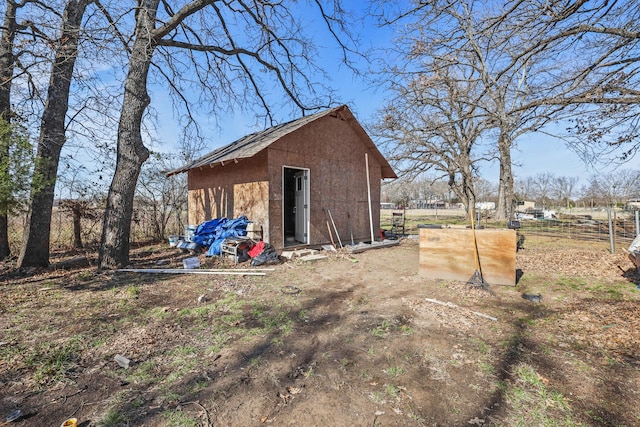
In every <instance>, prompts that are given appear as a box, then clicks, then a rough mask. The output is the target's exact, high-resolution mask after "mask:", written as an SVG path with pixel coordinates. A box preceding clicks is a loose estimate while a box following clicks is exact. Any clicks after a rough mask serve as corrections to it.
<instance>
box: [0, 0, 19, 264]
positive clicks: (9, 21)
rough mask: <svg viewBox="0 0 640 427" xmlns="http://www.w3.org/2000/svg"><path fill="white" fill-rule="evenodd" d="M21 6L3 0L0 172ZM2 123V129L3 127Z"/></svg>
mask: <svg viewBox="0 0 640 427" xmlns="http://www.w3.org/2000/svg"><path fill="white" fill-rule="evenodd" d="M21 6H22V4H21V3H18V2H16V1H15V0H7V4H6V6H5V10H4V20H3V22H2V34H1V35H0V37H1V38H0V122H1V126H2V128H3V132H2V139H1V140H0V158H1V159H3V160H4V161H2V162H0V165H1V166H0V167H1V169H0V175H2V176H8V175H9V174H10V171H9V159H10V150H11V145H12V143H11V138H10V132H9V130H10V126H11V121H12V115H13V113H12V111H11V85H12V81H13V71H14V66H15V61H16V55H14V47H15V39H16V34H17V32H18V30H19V28H20V27H19V25H18V22H17V18H16V14H17V11H18V9H19V8H20V7H21ZM5 126H6V129H5ZM8 215H9V213H8V210H7V209H1V210H0V259H5V258H7V257H8V256H9V255H10V254H11V249H10V248H9V231H8V224H9V221H8Z"/></svg>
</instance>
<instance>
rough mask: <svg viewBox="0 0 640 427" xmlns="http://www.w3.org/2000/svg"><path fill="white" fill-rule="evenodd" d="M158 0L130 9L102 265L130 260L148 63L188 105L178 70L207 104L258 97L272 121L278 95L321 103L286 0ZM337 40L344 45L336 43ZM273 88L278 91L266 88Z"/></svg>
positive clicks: (330, 19) (303, 106)
mask: <svg viewBox="0 0 640 427" xmlns="http://www.w3.org/2000/svg"><path fill="white" fill-rule="evenodd" d="M314 4H315V5H316V8H317V10H318V13H319V16H320V17H321V18H322V19H324V20H325V21H326V22H327V25H329V30H330V33H331V34H332V36H336V38H337V32H336V31H340V30H343V29H344V28H343V27H341V22H342V21H339V20H337V19H336V17H335V16H333V15H329V14H327V13H326V12H325V9H324V7H323V5H322V4H321V2H320V1H316V2H314ZM336 4H338V3H336ZM159 5H160V2H159V0H142V1H141V2H140V3H139V7H138V8H137V10H136V14H135V21H136V25H135V33H134V37H135V38H134V40H133V44H132V46H131V53H130V56H129V65H128V73H127V77H126V80H125V91H124V98H123V102H122V109H121V114H120V122H119V126H118V153H117V163H116V170H115V174H114V176H113V180H112V182H111V187H110V189H109V195H108V197H107V207H106V211H105V220H104V226H103V232H102V244H101V246H100V253H99V266H100V268H112V267H115V266H122V265H126V264H127V263H128V261H129V234H130V222H131V216H132V212H133V198H134V194H135V188H136V183H137V180H138V176H139V174H140V168H141V165H142V164H143V163H144V162H145V161H146V160H147V158H148V157H149V150H148V149H147V147H146V146H145V145H144V143H143V140H142V137H141V129H140V127H141V122H142V118H143V115H144V113H145V111H146V109H147V107H148V105H149V103H150V97H149V94H148V92H147V80H148V76H149V72H150V69H151V68H152V67H154V70H155V71H156V72H157V73H158V75H160V76H165V77H168V78H167V82H168V84H169V87H170V88H171V89H172V90H173V93H174V94H175V95H176V96H177V97H178V99H179V100H181V101H182V107H183V108H185V109H186V110H187V112H189V111H190V110H189V108H190V103H189V102H188V101H187V99H186V96H185V94H184V92H183V91H182V89H183V87H181V86H180V84H181V82H182V83H184V82H188V79H184V78H181V76H182V77H184V75H185V73H187V72H188V73H191V74H190V76H192V77H193V79H195V81H196V82H197V85H198V87H199V89H200V90H201V93H202V94H203V95H202V96H203V99H202V100H203V101H207V102H211V106H212V108H213V107H215V106H216V105H225V104H226V107H227V108H229V106H230V105H233V104H235V105H238V104H239V105H240V106H243V105H247V104H250V105H257V106H258V108H260V109H261V110H262V111H263V114H264V115H265V117H266V118H267V120H268V121H270V122H271V121H273V119H274V114H273V106H274V105H281V104H282V99H285V100H287V102H289V103H292V104H293V105H295V106H296V107H297V108H298V109H299V110H301V111H303V112H305V111H307V110H308V109H309V108H313V107H317V106H319V104H318V102H316V101H315V100H314V99H311V100H307V99H306V98H305V96H308V95H311V96H313V91H312V89H313V87H314V85H313V84H312V82H311V81H310V80H309V76H310V74H312V71H313V64H314V61H313V56H312V52H311V46H312V44H311V42H310V40H309V39H308V38H305V36H304V31H303V26H302V23H301V22H300V21H299V20H298V19H297V18H296V16H294V14H293V13H292V11H291V7H292V6H290V5H285V4H282V3H275V4H272V3H265V2H262V1H251V2H221V1H215V0H193V1H190V2H188V3H186V4H184V6H183V7H181V8H180V9H179V10H177V11H174V10H172V9H171V8H170V6H169V5H168V4H166V3H162V6H163V9H160V10H159ZM335 12H336V13H339V12H340V10H336V11H335ZM339 46H340V47H342V48H345V45H344V44H342V43H339ZM345 52H346V49H345ZM154 55H155V56H154ZM154 58H156V59H157V60H158V61H160V60H162V61H163V62H164V64H165V65H166V67H160V66H156V65H157V64H156V63H154V62H153V61H154ZM187 64H188V65H187ZM310 67H311V68H310ZM267 78H271V81H270V82H269V81H268V80H266V79H267ZM193 79H192V80H191V82H190V83H189V84H193ZM274 83H275V84H274ZM185 84H186V83H185ZM276 89H278V90H279V92H280V93H279V94H278V95H276V96H275V97H273V96H271V95H269V93H270V92H272V91H274V90H276ZM278 97H280V98H279V100H277V101H276V100H275V99H277V98H278ZM227 103H228V104H227ZM188 117H190V118H191V119H192V116H188ZM188 120H189V119H188Z"/></svg>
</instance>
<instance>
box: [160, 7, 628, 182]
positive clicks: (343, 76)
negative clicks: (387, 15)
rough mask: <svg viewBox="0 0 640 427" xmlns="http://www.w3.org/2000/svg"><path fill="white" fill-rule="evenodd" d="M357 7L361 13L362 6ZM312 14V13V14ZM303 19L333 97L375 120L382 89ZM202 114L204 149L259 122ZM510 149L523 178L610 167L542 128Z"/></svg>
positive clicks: (376, 32) (489, 174) (367, 30)
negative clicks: (595, 164) (596, 164)
mask: <svg viewBox="0 0 640 427" xmlns="http://www.w3.org/2000/svg"><path fill="white" fill-rule="evenodd" d="M354 3H356V5H352V7H354V8H357V7H364V6H361V3H360V2H354ZM301 7H303V6H301ZM304 7H308V6H304ZM307 12H308V11H304V12H303V13H307ZM357 12H359V13H361V11H357ZM310 16H314V17H315V15H310ZM305 25H306V28H307V30H308V31H309V32H310V34H313V36H314V40H315V41H316V42H317V43H318V44H319V45H320V46H319V53H318V55H319V56H318V57H319V59H320V62H321V63H322V64H323V65H324V67H325V68H326V71H327V72H328V74H329V75H330V76H331V78H330V80H329V81H326V82H325V83H326V84H327V85H328V86H331V87H332V88H334V89H335V90H336V92H337V93H339V94H340V99H337V100H336V101H338V102H340V103H344V104H348V105H349V107H350V108H351V110H352V111H353V113H354V114H355V116H356V117H357V118H358V120H359V121H360V122H361V123H362V124H363V125H366V124H368V123H373V122H375V120H376V111H377V110H379V109H380V108H382V106H383V105H384V103H385V97H386V96H385V95H386V94H385V93H384V91H383V90H382V89H380V88H376V87H375V86H373V85H372V84H371V83H370V82H367V81H365V79H364V78H362V77H361V76H356V75H354V73H353V72H352V70H350V69H349V68H348V67H346V66H344V65H341V64H340V63H339V58H338V55H337V48H336V45H335V42H333V41H331V40H330V39H329V38H326V36H325V37H324V38H323V34H325V35H326V32H324V30H323V29H322V28H321V25H323V24H322V22H319V21H318V20H317V18H310V19H308V20H307V21H306V22H305ZM358 28H359V30H360V31H359V32H360V36H361V42H362V48H363V49H367V48H370V47H378V48H380V47H383V46H389V45H391V44H392V43H393V34H392V33H391V31H389V30H380V29H378V28H376V27H375V26H374V23H373V22H372V21H371V20H369V21H366V22H363V23H362V24H361V26H360V27H358ZM357 63H358V65H359V67H360V68H361V71H362V72H364V73H366V71H367V69H368V68H369V67H370V66H371V65H370V64H367V63H365V62H364V61H363V60H359V61H358V62H357ZM154 92H155V93H154ZM158 97H159V98H160V99H162V95H161V89H160V90H159V89H157V88H156V89H155V90H154V89H152V98H153V99H155V100H157V99H158ZM166 102H167V104H165V105H166V107H167V108H169V105H168V100H167V101H166ZM162 104H164V102H162V100H160V103H157V102H154V106H155V108H157V109H159V110H160V112H161V115H162V116H167V117H166V120H165V119H164V118H161V120H160V122H161V123H166V125H165V127H164V128H163V129H161V131H160V135H162V137H161V139H162V140H164V144H163V146H162V147H156V148H157V149H160V150H162V151H164V149H166V148H167V146H168V145H169V146H170V145H171V140H172V138H175V139H177V138H178V135H177V132H176V129H175V128H173V127H172V125H171V124H170V123H171V118H170V117H169V115H170V114H171V112H170V111H165V109H164V108H163V107H159V105H162ZM277 118H278V120H279V121H280V122H285V121H288V120H292V119H295V118H297V116H291V115H289V116H287V113H285V112H282V113H281V116H279V117H277ZM203 120H204V122H203V123H202V127H203V129H204V130H205V131H206V132H207V136H208V137H209V141H210V142H209V145H208V151H210V150H213V149H215V148H218V147H220V146H222V145H225V144H228V143H230V142H232V141H234V140H236V139H238V138H240V137H242V136H244V135H246V134H249V133H252V132H255V131H259V130H261V128H256V127H255V126H254V124H255V115H254V113H253V112H251V111H248V112H246V113H244V114H243V112H240V111H236V112H234V113H230V114H228V115H223V116H221V117H218V122H219V123H222V124H224V125H223V127H222V129H217V128H215V125H214V124H213V123H211V122H209V123H206V117H203ZM175 139H174V141H175ZM512 154H513V161H514V173H515V175H516V178H526V177H529V176H535V175H537V174H542V173H546V172H550V173H553V174H555V175H556V176H572V177H573V176H575V177H579V183H578V184H579V185H580V184H584V183H586V182H587V180H588V178H589V176H591V175H593V174H595V173H598V172H604V173H606V172H610V171H611V170H612V168H611V167H604V166H602V167H601V168H600V170H595V169H593V168H591V167H589V166H587V165H586V164H585V163H584V162H582V160H581V159H580V158H579V156H578V155H577V154H576V153H574V152H573V151H571V150H569V149H567V148H566V147H565V145H564V143H563V142H562V141H561V140H559V139H554V138H552V137H549V136H547V135H544V134H532V135H526V136H523V137H521V138H520V139H519V140H518V143H517V146H516V148H515V149H514V150H513V153H512ZM622 168H624V169H634V168H640V158H636V159H632V160H631V161H630V162H628V163H626V164H624V165H623V166H622ZM482 175H483V177H484V178H485V179H487V180H489V181H491V182H494V183H495V182H497V180H498V165H497V162H494V163H493V164H487V165H486V166H485V167H483V168H482Z"/></svg>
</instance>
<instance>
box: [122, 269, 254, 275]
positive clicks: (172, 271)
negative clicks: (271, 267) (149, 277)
mask: <svg viewBox="0 0 640 427" xmlns="http://www.w3.org/2000/svg"><path fill="white" fill-rule="evenodd" d="M118 271H122V272H127V273H155V274H213V275H236V276H266V275H267V273H264V272H261V271H250V270H240V271H238V270H235V271H234V270H206V269H197V268H121V269H119V270H118Z"/></svg>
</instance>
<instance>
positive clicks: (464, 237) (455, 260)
mask: <svg viewBox="0 0 640 427" xmlns="http://www.w3.org/2000/svg"><path fill="white" fill-rule="evenodd" d="M476 238H477V242H478V254H479V258H480V271H481V273H482V277H483V279H484V281H485V282H487V283H488V284H489V285H510V286H514V285H515V284H516V231H515V230H486V229H481V230H476ZM476 269H477V267H476V262H475V253H474V243H473V231H472V230H471V229H454V228H452V229H429V228H421V229H420V274H421V275H422V276H424V277H427V278H430V279H443V280H460V281H467V280H469V279H470V278H471V277H472V276H473V275H474V273H475V271H476Z"/></svg>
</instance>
